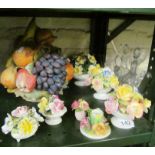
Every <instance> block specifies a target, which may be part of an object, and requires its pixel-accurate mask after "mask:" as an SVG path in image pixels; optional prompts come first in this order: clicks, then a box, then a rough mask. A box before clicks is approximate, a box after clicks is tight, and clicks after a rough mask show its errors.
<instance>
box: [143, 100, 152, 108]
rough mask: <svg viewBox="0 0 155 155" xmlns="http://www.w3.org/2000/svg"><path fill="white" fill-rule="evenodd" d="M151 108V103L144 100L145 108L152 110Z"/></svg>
mask: <svg viewBox="0 0 155 155" xmlns="http://www.w3.org/2000/svg"><path fill="white" fill-rule="evenodd" d="M150 106H151V101H150V100H148V99H144V107H145V108H150Z"/></svg>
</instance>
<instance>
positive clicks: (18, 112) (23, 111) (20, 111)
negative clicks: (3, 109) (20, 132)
mask: <svg viewBox="0 0 155 155" xmlns="http://www.w3.org/2000/svg"><path fill="white" fill-rule="evenodd" d="M27 113H28V107H27V106H21V107H17V108H16V109H15V110H13V111H12V112H11V115H12V116H14V117H23V116H25V115H27Z"/></svg>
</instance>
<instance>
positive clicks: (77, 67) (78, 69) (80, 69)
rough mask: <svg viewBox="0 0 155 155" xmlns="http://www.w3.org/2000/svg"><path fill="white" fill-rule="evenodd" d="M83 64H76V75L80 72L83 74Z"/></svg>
mask: <svg viewBox="0 0 155 155" xmlns="http://www.w3.org/2000/svg"><path fill="white" fill-rule="evenodd" d="M82 70H83V69H82V66H75V68H74V73H75V75H80V74H82Z"/></svg>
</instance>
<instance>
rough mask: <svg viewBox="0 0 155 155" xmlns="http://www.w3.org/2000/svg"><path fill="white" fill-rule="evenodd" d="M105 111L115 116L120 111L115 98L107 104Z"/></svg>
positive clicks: (110, 99)
mask: <svg viewBox="0 0 155 155" xmlns="http://www.w3.org/2000/svg"><path fill="white" fill-rule="evenodd" d="M104 105H105V111H106V112H107V113H108V114H113V113H115V112H117V110H118V102H117V101H115V100H114V98H112V97H111V98H109V100H108V101H106V102H105V104H104Z"/></svg>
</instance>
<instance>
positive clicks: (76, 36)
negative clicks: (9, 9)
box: [0, 17, 90, 71]
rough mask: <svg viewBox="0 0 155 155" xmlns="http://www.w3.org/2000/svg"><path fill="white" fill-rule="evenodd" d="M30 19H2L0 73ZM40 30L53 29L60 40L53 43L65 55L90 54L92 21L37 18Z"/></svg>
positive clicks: (0, 23)
mask: <svg viewBox="0 0 155 155" xmlns="http://www.w3.org/2000/svg"><path fill="white" fill-rule="evenodd" d="M30 20H31V18H30V17H0V63H1V65H0V71H2V70H3V69H4V65H5V63H6V60H7V59H8V57H9V56H10V55H11V53H12V52H13V51H12V48H13V43H14V40H15V39H16V38H17V36H19V35H22V34H23V33H24V31H25V29H26V27H27V25H28V24H29V22H30ZM36 24H37V26H39V27H40V28H48V29H51V31H52V32H53V34H54V35H56V36H57V37H58V38H57V39H56V40H55V42H54V43H53V45H54V46H57V47H60V48H61V49H62V53H64V55H72V54H76V53H78V52H88V51H89V44H90V20H89V19H83V18H78V19H74V18H54V17H53V18H41V17H39V18H36Z"/></svg>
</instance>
